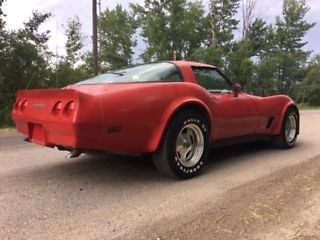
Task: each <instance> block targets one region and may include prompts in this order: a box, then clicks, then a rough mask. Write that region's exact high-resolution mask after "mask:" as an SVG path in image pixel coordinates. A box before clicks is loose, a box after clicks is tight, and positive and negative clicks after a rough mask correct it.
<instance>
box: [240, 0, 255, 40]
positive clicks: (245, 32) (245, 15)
mask: <svg viewBox="0 0 320 240" xmlns="http://www.w3.org/2000/svg"><path fill="white" fill-rule="evenodd" d="M241 3H242V4H241V8H242V40H248V38H249V33H250V27H251V26H252V24H253V20H254V19H255V9H256V6H257V0H242V1H241Z"/></svg>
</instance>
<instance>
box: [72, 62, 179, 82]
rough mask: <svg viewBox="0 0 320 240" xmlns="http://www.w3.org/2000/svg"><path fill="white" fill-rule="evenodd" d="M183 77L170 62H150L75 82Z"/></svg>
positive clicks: (143, 80)
mask: <svg viewBox="0 0 320 240" xmlns="http://www.w3.org/2000/svg"><path fill="white" fill-rule="evenodd" d="M181 81H183V77H182V75H181V73H180V71H179V69H178V68H177V67H176V66H175V65H174V64H172V63H151V64H145V65H139V66H136V67H131V68H126V69H121V70H117V71H114V72H108V73H105V74H101V75H99V76H96V77H93V78H90V79H88V80H85V81H82V82H79V83H77V84H102V83H140V82H141V83H142V82H181Z"/></svg>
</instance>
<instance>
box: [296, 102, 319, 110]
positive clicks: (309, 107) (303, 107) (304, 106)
mask: <svg viewBox="0 0 320 240" xmlns="http://www.w3.org/2000/svg"><path fill="white" fill-rule="evenodd" d="M297 106H298V108H299V110H315V109H320V106H313V105H310V104H308V103H299V104H298V105H297Z"/></svg>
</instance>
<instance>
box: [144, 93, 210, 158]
mask: <svg viewBox="0 0 320 240" xmlns="http://www.w3.org/2000/svg"><path fill="white" fill-rule="evenodd" d="M189 106H197V107H200V108H201V109H202V110H204V111H205V114H206V117H207V120H208V124H209V128H210V137H211V136H212V135H211V133H212V127H211V125H212V114H211V111H210V109H209V108H208V107H207V106H206V104H205V103H203V102H202V101H200V100H199V99H187V100H184V101H180V102H179V103H177V101H175V102H173V103H171V105H170V106H169V107H168V108H167V109H166V111H165V112H164V114H163V118H162V121H161V124H160V126H159V127H158V128H157V129H156V131H155V133H154V135H153V137H152V139H151V141H150V144H149V147H148V149H149V150H150V152H155V151H157V149H158V148H159V146H160V144H161V141H162V139H163V135H164V133H165V131H166V129H167V127H168V124H169V123H170V121H171V120H172V119H173V117H174V116H175V115H176V114H177V113H178V112H179V111H181V110H183V109H185V108H187V107H189Z"/></svg>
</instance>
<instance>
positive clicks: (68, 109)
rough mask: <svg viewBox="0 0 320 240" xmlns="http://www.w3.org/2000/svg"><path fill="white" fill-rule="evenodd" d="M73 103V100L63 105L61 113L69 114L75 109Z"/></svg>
mask: <svg viewBox="0 0 320 240" xmlns="http://www.w3.org/2000/svg"><path fill="white" fill-rule="evenodd" d="M75 106H76V105H75V103H74V102H73V101H71V102H68V104H67V105H66V106H65V107H64V110H63V113H64V115H65V116H67V117H68V116H71V115H72V113H73V112H74V110H75Z"/></svg>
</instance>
